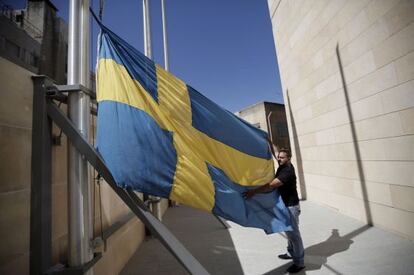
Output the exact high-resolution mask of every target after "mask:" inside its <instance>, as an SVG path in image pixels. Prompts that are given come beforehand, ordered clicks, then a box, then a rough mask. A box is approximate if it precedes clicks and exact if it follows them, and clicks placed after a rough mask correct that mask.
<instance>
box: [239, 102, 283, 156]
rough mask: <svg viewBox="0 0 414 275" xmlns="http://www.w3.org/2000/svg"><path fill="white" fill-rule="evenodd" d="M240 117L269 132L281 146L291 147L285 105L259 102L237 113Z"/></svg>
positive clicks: (276, 143)
mask: <svg viewBox="0 0 414 275" xmlns="http://www.w3.org/2000/svg"><path fill="white" fill-rule="evenodd" d="M235 114H236V115H237V116H238V117H240V118H242V119H244V120H246V121H247V122H249V123H251V124H253V125H254V126H256V127H257V128H259V129H262V130H263V131H266V132H267V133H269V136H270V137H271V140H272V141H273V143H274V144H275V145H277V146H278V147H279V148H290V144H289V132H288V128H287V122H286V113H285V106H284V105H283V104H279V103H274V102H266V101H265V102H259V103H256V104H254V105H252V106H249V107H246V108H244V109H242V110H240V111H238V112H236V113H235Z"/></svg>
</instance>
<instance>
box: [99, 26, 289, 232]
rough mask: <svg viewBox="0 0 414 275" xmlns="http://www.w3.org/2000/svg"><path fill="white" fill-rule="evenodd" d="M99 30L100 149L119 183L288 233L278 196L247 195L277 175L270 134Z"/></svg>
mask: <svg viewBox="0 0 414 275" xmlns="http://www.w3.org/2000/svg"><path fill="white" fill-rule="evenodd" d="M101 29H102V31H101V36H100V42H99V46H98V67H97V79H96V81H97V99H98V104H99V108H98V131H97V149H98V151H99V152H100V154H101V155H102V157H103V158H104V160H105V162H106V164H107V166H108V168H109V169H110V171H111V173H112V174H113V176H114V178H115V180H116V182H117V184H118V185H119V186H120V187H124V188H125V187H132V188H133V189H134V190H136V191H139V192H144V193H147V194H151V195H155V196H160V197H164V198H169V199H172V200H174V201H177V202H179V203H181V204H185V205H188V206H192V207H196V208H199V209H204V210H207V211H210V212H213V213H214V214H216V215H219V216H221V217H223V218H226V219H229V220H232V221H234V222H236V223H239V224H241V225H244V226H251V227H257V228H262V229H264V230H265V231H266V232H267V233H272V232H279V231H286V230H290V225H289V214H288V211H287V209H286V207H285V206H284V204H283V201H282V200H281V198H280V196H279V194H278V193H277V190H275V191H273V192H270V193H267V194H258V195H256V196H254V197H253V198H252V199H249V200H244V199H243V196H242V193H243V192H244V191H246V190H247V189H249V188H253V186H257V185H262V184H264V183H266V182H269V181H270V180H272V179H273V177H274V166H273V161H272V158H271V152H270V151H269V147H268V143H267V138H266V137H267V134H266V133H265V132H263V131H261V130H259V129H257V128H255V127H253V126H252V125H250V124H249V123H247V122H245V121H243V120H241V119H239V118H238V117H236V116H235V115H233V114H232V113H230V112H228V111H226V110H224V109H223V108H221V107H219V106H218V105H217V104H215V103H213V102H212V101H211V100H209V99H208V98H206V97H205V96H203V95H202V94H201V93H199V92H198V91H196V90H195V89H194V88H192V87H190V86H189V85H187V84H186V83H184V82H183V81H181V80H180V79H178V78H177V77H175V76H173V75H172V74H170V73H168V72H167V71H165V70H164V69H162V68H161V67H160V66H159V65H157V64H155V63H154V62H153V61H151V60H150V59H148V58H147V57H146V56H144V55H143V54H142V53H140V52H139V51H137V50H136V49H135V48H133V47H132V46H131V45H129V44H128V43H126V42H125V41H124V40H122V39H121V38H120V37H118V36H117V35H116V34H114V33H113V32H111V31H110V30H109V29H107V28H106V27H105V26H102V25H101Z"/></svg>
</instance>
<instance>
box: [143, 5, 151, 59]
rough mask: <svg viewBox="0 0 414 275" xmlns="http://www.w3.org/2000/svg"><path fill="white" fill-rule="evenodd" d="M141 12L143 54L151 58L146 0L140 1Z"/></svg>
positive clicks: (148, 15)
mask: <svg viewBox="0 0 414 275" xmlns="http://www.w3.org/2000/svg"><path fill="white" fill-rule="evenodd" d="M142 12H143V18H144V54H145V55H146V56H147V57H148V58H149V59H152V49H151V26H150V13H149V2H148V0H143V1H142Z"/></svg>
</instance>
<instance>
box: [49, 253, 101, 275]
mask: <svg viewBox="0 0 414 275" xmlns="http://www.w3.org/2000/svg"><path fill="white" fill-rule="evenodd" d="M101 258H102V253H95V254H94V256H93V259H92V260H90V261H89V262H87V263H85V264H84V265H81V266H75V267H65V266H63V265H59V266H56V267H52V268H51V269H49V270H48V271H46V272H45V273H44V274H45V275H82V274H85V273H86V272H87V271H88V270H89V269H91V267H92V266H94V265H95V264H96V263H97V262H98V261H99V260H100V259H101Z"/></svg>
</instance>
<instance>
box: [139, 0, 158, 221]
mask: <svg viewBox="0 0 414 275" xmlns="http://www.w3.org/2000/svg"><path fill="white" fill-rule="evenodd" d="M142 13H143V20H144V54H145V56H146V57H148V58H149V59H152V44H151V19H150V18H151V17H150V7H149V0H142ZM160 201H161V199H160V198H158V197H154V196H150V197H149V202H151V203H152V207H151V210H152V213H153V214H154V216H155V217H157V219H159V220H161V209H160Z"/></svg>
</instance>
